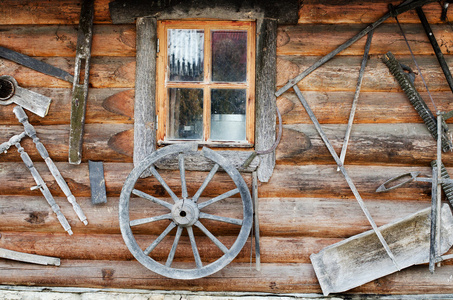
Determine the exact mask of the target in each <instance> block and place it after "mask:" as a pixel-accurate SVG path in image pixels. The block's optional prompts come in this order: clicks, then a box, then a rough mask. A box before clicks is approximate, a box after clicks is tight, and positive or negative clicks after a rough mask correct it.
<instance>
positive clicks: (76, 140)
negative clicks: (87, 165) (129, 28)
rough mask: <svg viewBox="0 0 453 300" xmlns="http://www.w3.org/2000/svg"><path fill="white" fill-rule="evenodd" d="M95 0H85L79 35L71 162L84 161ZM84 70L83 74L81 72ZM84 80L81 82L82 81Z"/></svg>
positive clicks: (73, 99)
mask: <svg viewBox="0 0 453 300" xmlns="http://www.w3.org/2000/svg"><path fill="white" fill-rule="evenodd" d="M93 16H94V0H83V2H82V8H81V12H80V20H79V29H78V36H77V50H76V58H75V68H74V82H73V86H72V104H71V124H70V132H69V163H71V164H80V162H81V161H82V142H83V132H84V125H85V111H86V104H87V103H86V102H87V98H88V83H89V74H90V59H91V43H92V40H93ZM82 70H83V71H84V72H83V76H81V73H82ZM81 80H83V82H82V83H81V82H80V81H81Z"/></svg>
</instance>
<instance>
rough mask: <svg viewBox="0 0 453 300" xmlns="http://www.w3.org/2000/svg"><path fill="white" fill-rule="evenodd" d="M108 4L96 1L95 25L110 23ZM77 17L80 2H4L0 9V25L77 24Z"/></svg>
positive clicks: (13, 0)
mask: <svg viewBox="0 0 453 300" xmlns="http://www.w3.org/2000/svg"><path fill="white" fill-rule="evenodd" d="M109 2H110V0H96V3H95V6H94V10H95V14H94V22H95V23H98V24H99V23H111V20H110V13H109V6H108V4H109ZM79 17H80V2H79V1H77V0H54V1H45V0H38V1H29V0H4V1H2V7H0V24H1V25H52V24H78V22H79Z"/></svg>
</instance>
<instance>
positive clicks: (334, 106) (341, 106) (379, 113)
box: [277, 91, 453, 125]
mask: <svg viewBox="0 0 453 300" xmlns="http://www.w3.org/2000/svg"><path fill="white" fill-rule="evenodd" d="M302 94H303V95H304V97H305V99H306V100H307V102H308V103H309V105H310V107H311V108H312V110H313V111H314V113H315V115H316V117H317V118H318V120H319V122H320V123H321V124H346V123H347V121H348V114H349V111H350V109H351V105H352V99H353V97H354V92H352V91H351V92H349V91H348V92H312V91H305V92H303V93H302ZM420 95H421V96H422V98H423V99H424V100H425V101H426V102H427V104H428V107H430V108H431V109H432V110H433V111H435V109H434V108H433V106H432V104H431V102H430V100H429V97H428V94H427V93H426V92H422V93H420ZM432 97H433V99H434V101H435V103H436V106H437V108H438V109H440V110H441V111H445V112H447V111H450V110H452V109H453V103H452V102H451V92H450V91H445V92H434V93H432ZM277 105H278V107H279V109H280V112H281V113H282V118H283V123H284V124H288V125H290V124H311V121H310V119H309V118H308V115H307V113H306V112H305V109H304V108H303V107H302V105H301V104H300V101H299V99H298V98H297V96H296V95H295V94H294V93H291V92H287V93H285V94H284V95H282V96H281V97H279V98H278V99H277ZM422 122H423V121H422V119H421V118H420V116H419V115H418V114H417V112H416V110H415V109H414V107H413V106H412V105H411V104H410V102H409V100H408V99H407V96H406V95H405V94H404V93H403V92H402V91H396V92H392V93H384V92H367V93H362V92H361V93H360V97H359V104H358V106H357V111H356V115H355V118H354V124H370V123H374V124H377V123H387V124H390V123H391V124H396V123H422ZM451 122H453V120H452V119H449V120H447V123H451Z"/></svg>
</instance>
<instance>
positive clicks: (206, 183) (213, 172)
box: [192, 164, 219, 203]
mask: <svg viewBox="0 0 453 300" xmlns="http://www.w3.org/2000/svg"><path fill="white" fill-rule="evenodd" d="M218 169H219V165H218V164H215V165H214V167H212V169H211V171H210V172H209V174H208V176H206V179H205V180H204V181H203V184H202V185H201V186H200V188H199V189H198V191H197V192H196V193H195V195H194V196H193V198H192V201H193V202H195V203H197V201H198V198H200V196H201V193H203V191H204V189H205V188H206V187H207V186H208V184H209V182H210V181H211V180H212V178H213V177H214V175H215V173H216V172H217V170H218Z"/></svg>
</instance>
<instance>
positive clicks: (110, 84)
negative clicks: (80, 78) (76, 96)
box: [0, 57, 135, 88]
mask: <svg viewBox="0 0 453 300" xmlns="http://www.w3.org/2000/svg"><path fill="white" fill-rule="evenodd" d="M35 58H36V59H39V60H42V61H45V62H47V63H48V64H51V65H53V66H55V67H58V68H60V69H63V70H65V71H67V72H69V73H72V72H73V71H72V70H73V69H74V58H73V57H35ZM90 63H91V67H90V87H93V88H133V87H134V80H135V57H93V58H92V59H91V62H90ZM0 73H1V74H7V75H11V76H13V77H14V78H15V79H16V80H17V82H18V84H19V85H20V86H21V87H24V88H29V87H46V88H71V86H72V85H71V84H70V83H68V82H66V81H63V80H60V79H56V78H54V77H51V76H48V75H44V74H42V73H40V72H37V71H34V70H31V69H28V68H26V67H23V66H20V65H18V64H16V63H13V62H11V61H8V60H4V59H1V60H0Z"/></svg>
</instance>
